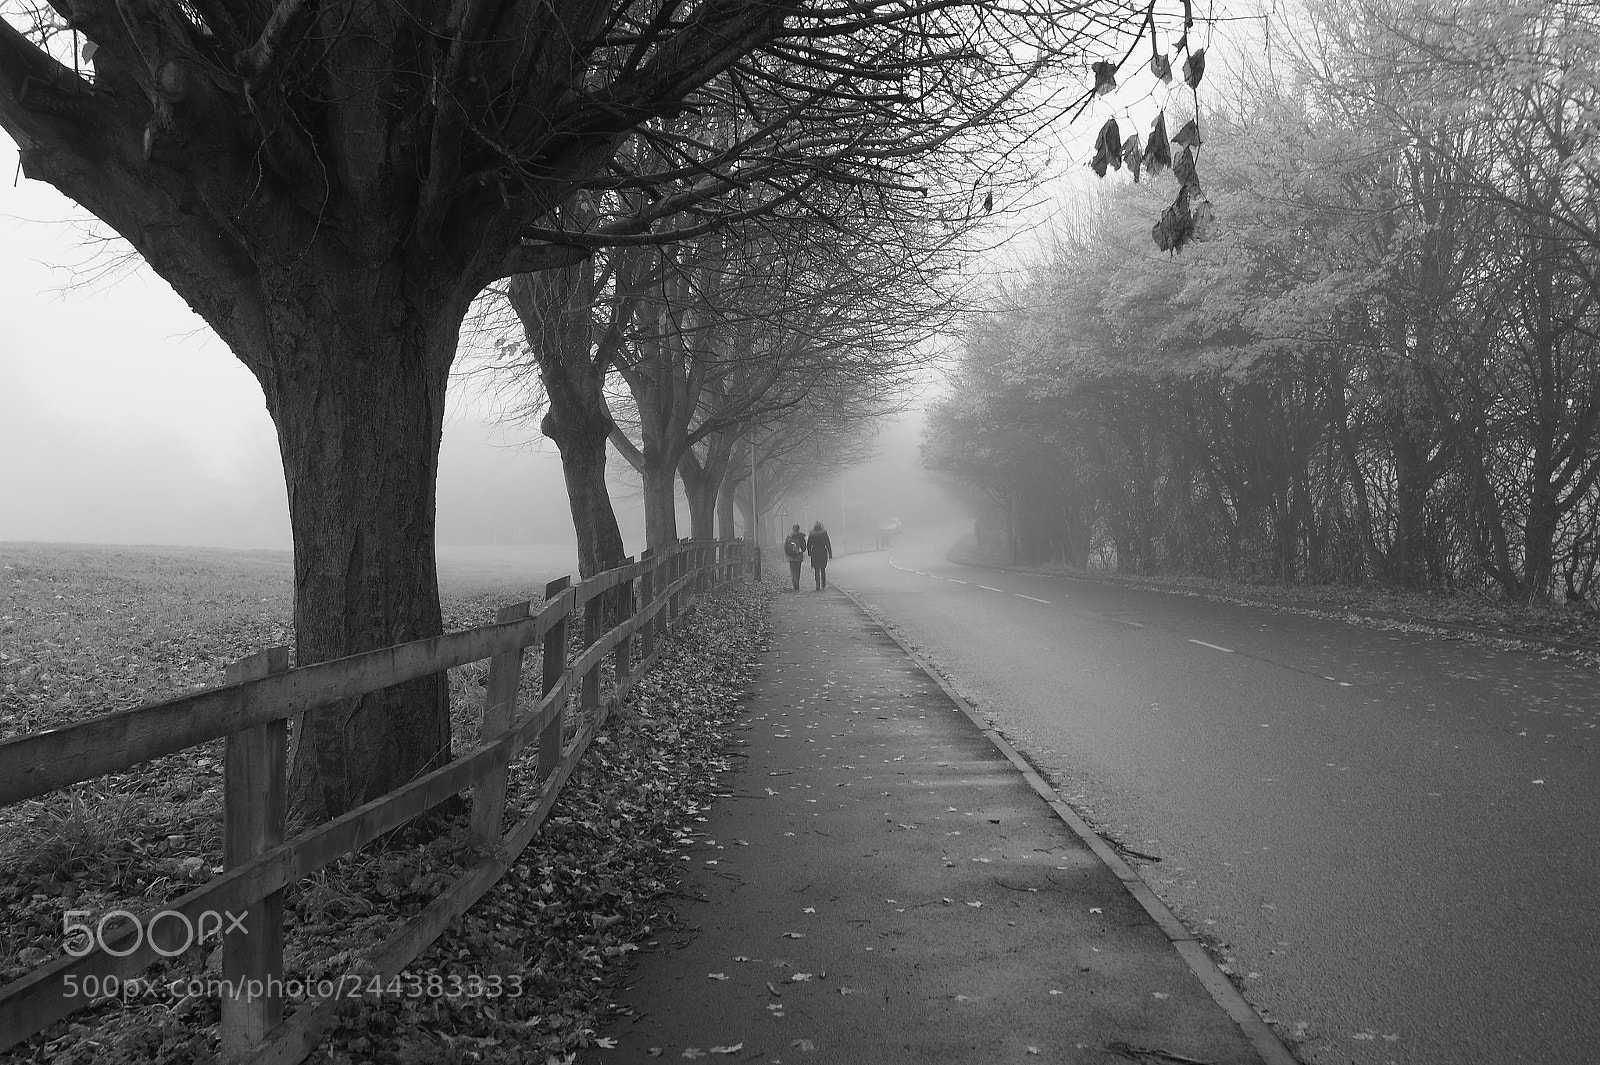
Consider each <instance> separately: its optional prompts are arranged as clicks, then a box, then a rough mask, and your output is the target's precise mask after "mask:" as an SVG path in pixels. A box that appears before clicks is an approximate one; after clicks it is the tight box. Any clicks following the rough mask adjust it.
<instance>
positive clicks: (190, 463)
mask: <svg viewBox="0 0 1600 1065" xmlns="http://www.w3.org/2000/svg"><path fill="white" fill-rule="evenodd" d="M0 174H3V175H4V176H5V179H6V180H5V182H4V185H3V186H0V541H6V540H51V541H82V542H92V543H160V544H194V545H205V546H217V547H280V548H287V547H288V546H289V519H288V507H287V504H286V502H285V495H284V486H283V473H282V467H281V464H280V462H279V457H278V447H277V438H276V436H275V435H274V433H273V428H272V421H271V419H270V418H269V417H268V415H267V410H266V405H265V403H264V402H263V400H262V396H261V388H260V386H259V385H258V384H257V383H256V380H255V378H254V377H252V376H251V375H250V373H249V371H247V370H246V369H245V368H244V366H243V365H242V364H241V363H240V362H239V361H238V360H237V359H235V358H234V357H233V355H232V354H231V353H230V352H229V351H228V348H227V346H226V345H224V344H223V343H222V342H221V341H220V340H218V339H217V338H216V336H215V335H214V334H213V333H212V332H211V331H210V329H209V328H207V327H206V325H205V323H204V322H202V321H201V320H200V319H199V318H198V317H197V316H196V315H195V314H194V313H193V312H191V311H190V310H189V308H188V307H187V306H186V305H185V304H184V303H183V301H182V300H180V299H179V298H178V296H177V295H176V294H175V293H174V292H173V291H172V289H171V288H170V287H169V286H168V285H167V283H166V282H165V281H162V280H161V279H160V278H158V277H156V276H155V274H154V273H152V272H151V271H150V270H149V269H148V268H147V267H145V266H144V265H143V264H142V263H141V262H138V261H137V260H134V261H132V262H131V263H129V264H128V265H125V266H119V267H116V268H115V269H108V268H109V267H111V265H112V264H113V262H114V261H115V258H114V257H115V255H116V254H117V253H116V252H115V251H110V252H108V251H107V250H106V248H105V246H104V245H102V244H99V243H98V242H96V240H95V234H96V233H98V232H102V231H103V227H99V226H98V224H97V223H95V222H94V221H93V220H92V219H91V218H89V216H88V215H87V213H86V212H84V211H83V210H82V209H80V208H78V207H77V206H75V205H74V204H72V203H71V202H70V201H68V200H67V199H66V198H65V197H64V196H62V195H61V194H60V193H58V192H56V191H55V190H54V189H53V188H51V187H50V186H49V185H46V184H44V183H43V182H39V181H30V180H28V179H26V178H20V177H18V176H17V153H16V148H15V145H14V144H13V143H12V142H11V141H10V140H9V139H7V138H6V137H5V135H4V134H0ZM13 178H15V183H13ZM122 248H123V249H125V248H126V246H125V245H123V246H122ZM488 413H489V412H487V411H486V410H485V409H484V408H483V407H482V405H481V404H479V405H474V404H470V403H468V402H466V401H465V400H464V399H463V398H462V397H460V396H453V397H452V401H451V404H450V414H449V417H448V420H447V423H446V426H445V442H444V450H443V454H442V455H441V458H440V466H441V471H440V486H439V492H440V528H439V535H440V540H441V542H445V543H487V542H497V541H499V542H503V541H506V540H508V539H511V538H516V539H523V540H526V539H534V540H536V541H538V542H544V543H566V542H568V541H570V540H571V539H572V532H571V523H570V519H569V518H568V516H567V512H566V505H565V496H564V495H561V494H559V493H561V491H562V488H561V480H560V464H559V461H558V460H557V458H556V454H555V451H554V449H553V448H552V447H550V446H549V445H548V444H544V443H538V444H537V446H536V447H535V448H532V449H530V448H529V447H526V446H517V445H519V443H523V442H525V441H527V440H529V439H535V440H536V437H535V436H534V434H530V433H528V432H526V431H525V430H504V429H500V428H498V427H495V426H492V425H488V424H485V415H486V414H488ZM496 486H499V487H500V488H501V489H502V490H499V491H494V490H493V489H494V488H495V487H496ZM506 486H511V487H513V488H517V489H519V490H518V491H509V492H508V491H505V490H503V489H504V488H505V487H506ZM552 492H554V493H557V494H556V495H554V496H552V495H551V493H552ZM491 500H495V501H497V502H493V503H491V502H490V501H491ZM541 501H542V502H541ZM619 503H620V504H621V505H622V509H624V510H626V509H628V507H627V504H628V500H627V499H622V500H619ZM625 517H626V516H625Z"/></svg>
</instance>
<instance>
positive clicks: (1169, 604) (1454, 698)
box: [829, 544, 1600, 1065]
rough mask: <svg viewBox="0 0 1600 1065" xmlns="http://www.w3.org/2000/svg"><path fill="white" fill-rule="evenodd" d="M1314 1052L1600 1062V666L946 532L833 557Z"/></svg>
mask: <svg viewBox="0 0 1600 1065" xmlns="http://www.w3.org/2000/svg"><path fill="white" fill-rule="evenodd" d="M829 575H830V578H831V579H832V581H833V582H834V583H835V584H836V585H838V586H841V587H845V588H849V589H850V590H851V591H853V592H855V593H856V594H857V595H859V596H860V597H861V599H862V600H863V601H864V602H866V603H868V604H869V605H870V606H872V607H873V608H874V609H875V610H876V611H878V612H879V613H880V614H881V615H882V616H883V617H884V619H885V620H887V621H888V622H889V623H890V624H892V625H893V626H894V627H895V629H896V631H897V632H898V634H899V635H900V636H901V638H902V639H904V640H906V642H907V643H909V644H911V645H912V646H914V647H915V648H917V650H918V651H919V652H920V653H922V654H924V655H925V656H926V657H928V658H929V659H931V660H932V661H933V662H934V663H936V664H937V666H938V667H939V668H940V670H941V671H942V672H944V673H945V674H946V676H947V678H948V679H949V680H950V681H951V683H952V686H953V687H954V688H955V689H956V690H957V691H960V692H961V693H962V694H963V695H964V696H966V697H968V698H969V699H970V700H971V701H972V702H973V703H974V704H975V705H976V706H977V708H978V709H979V711H980V712H982V713H983V714H984V715H985V716H987V717H989V718H991V719H992V720H993V722H994V724H995V726H996V727H997V728H998V729H999V730H1000V731H1001V732H1002V733H1004V734H1005V735H1006V736H1007V737H1008V738H1009V739H1011V741H1012V742H1013V743H1014V744H1016V745H1017V746H1018V747H1019V748H1021V749H1022V750H1024V751H1025V752H1026V753H1027V755H1028V756H1029V757H1030V758H1031V759H1032V760H1033V761H1034V762H1035V763H1036V764H1038V765H1039V766H1040V767H1041V768H1043V769H1044V770H1045V772H1046V775H1047V776H1048V777H1050V778H1051V780H1052V782H1053V783H1054V784H1055V785H1056V788H1057V790H1058V791H1059V792H1060V793H1061V794H1062V796H1063V798H1065V799H1067V800H1068V801H1069V802H1071V803H1072V804H1073V805H1074V806H1076V807H1077V808H1078V809H1079V810H1080V811H1082V812H1083V813H1084V814H1085V816H1086V817H1087V818H1088V819H1089V820H1090V821H1091V822H1092V823H1093V824H1095V826H1096V827H1097V828H1099V829H1101V830H1102V831H1103V832H1104V833H1106V834H1107V835H1109V836H1111V837H1114V838H1115V839H1116V840H1117V841H1120V843H1122V844H1123V845H1125V846H1126V847H1129V848H1132V849H1133V850H1135V851H1139V852H1143V853H1145V854H1148V855H1153V856H1156V857H1159V858H1160V859H1161V860H1160V861H1159V862H1137V863H1136V864H1138V865H1139V867H1140V869H1141V872H1142V873H1143V875H1144V877H1145V878H1146V879H1147V880H1148V881H1149V882H1150V883H1151V885H1152V886H1153V887H1154V888H1155V889H1156V890H1157V892H1158V893H1160V894H1161V896H1162V897H1163V899H1164V900H1165V901H1166V902H1167V904H1168V905H1169V906H1171V907H1172V909H1173V910H1174V911H1175V912H1176V913H1177V914H1178V916H1179V917H1180V918H1182V919H1183V920H1184V922H1185V923H1186V924H1188V925H1189V926H1190V928H1192V929H1193V930H1194V931H1196V932H1197V933H1200V934H1202V935H1203V936H1205V937H1207V938H1208V939H1210V940H1212V941H1213V943H1214V945H1215V946H1217V947H1218V952H1219V953H1220V955H1221V956H1223V957H1224V959H1225V960H1226V962H1227V964H1228V966H1229V967H1230V968H1231V969H1233V970H1234V972H1235V973H1236V975H1237V976H1238V977H1239V978H1240V979H1241V981H1242V983H1243V986H1244V988H1245V993H1246V996H1247V997H1248V998H1249V999H1250V1000H1251V1002H1252V1003H1254V1004H1255V1006H1256V1007H1257V1009H1258V1010H1260V1011H1261V1012H1262V1013H1263V1014H1264V1015H1265V1016H1266V1017H1267V1018H1268V1019H1269V1020H1271V1021H1273V1022H1274V1023H1275V1024H1277V1025H1278V1027H1279V1030H1280V1032H1281V1033H1282V1034H1283V1035H1284V1036H1285V1037H1286V1039H1288V1040H1290V1041H1291V1042H1294V1041H1297V1040H1298V1041H1299V1045H1298V1047H1297V1050H1296V1053H1297V1055H1298V1056H1299V1057H1300V1058H1301V1060H1302V1061H1305V1062H1307V1063H1309V1065H1346V1063H1361V1065H1368V1063H1374V1065H1376V1063H1386V1062H1394V1063H1397V1065H1476V1063H1483V1065H1507V1063H1511V1062H1537V1063H1540V1065H1587V1063H1591V1062H1595V1061H1600V671H1597V670H1596V669H1595V668H1593V667H1588V666H1585V665H1583V664H1581V663H1575V662H1573V661H1572V660H1570V659H1568V658H1563V657H1559V656H1550V655H1541V654H1536V653H1530V652H1525V651H1507V650H1502V649H1498V648H1496V647H1493V646H1489V645H1486V644H1482V643H1472V642H1466V641H1462V640H1451V639H1446V638H1441V637H1439V636H1431V635H1425V634H1418V633H1411V632H1403V631H1394V630H1391V629H1383V628H1376V627H1371V626H1364V625H1355V624H1347V623H1344V622H1340V621H1335V620H1327V619H1321V618H1315V617H1309V616H1305V615H1302V614H1296V613H1293V612H1290V611H1284V610H1275V609H1271V608H1265V607H1247V606H1238V605H1232V604H1228V603H1222V602H1217V601H1214V600H1209V599H1203V598H1199V597H1196V596H1186V595H1179V594H1171V593H1162V592H1156V591H1149V590H1140V589H1132V588H1128V587H1126V586H1122V585H1115V584H1109V583H1097V582H1092V581H1082V580H1073V579H1070V578H1057V577H1039V576H1031V575H1024V574H1017V573H1009V572H1004V571H995V570H978V569H969V568H965V567H961V566H957V565H954V564H952V563H950V562H948V561H946V560H945V557H944V545H942V544H941V545H938V546H933V545H930V546H928V547H926V548H918V547H916V546H914V545H902V546H897V547H896V548H895V549H893V550H890V551H880V552H872V553H867V554H860V555H852V556H846V557H843V558H840V559H838V560H837V561H836V562H834V563H833V565H832V566H831V567H830V571H829Z"/></svg>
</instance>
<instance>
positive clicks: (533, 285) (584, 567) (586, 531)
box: [506, 262, 627, 577]
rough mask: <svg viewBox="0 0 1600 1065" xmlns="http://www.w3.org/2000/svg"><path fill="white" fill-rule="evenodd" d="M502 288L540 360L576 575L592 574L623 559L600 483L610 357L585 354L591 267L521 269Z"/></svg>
mask: <svg viewBox="0 0 1600 1065" xmlns="http://www.w3.org/2000/svg"><path fill="white" fill-rule="evenodd" d="M506 292H507V296H508V298H509V299H510V301H511V306H512V309H513V310H515V311H516V312H517V317H518V318H519V319H520V320H521V322H522V328H523V331H524V333H526V335H527V338H528V345H529V348H530V349H531V350H532V352H533V357H534V359H535V361H536V362H537V363H538V364H539V380H540V382H541V383H542V384H543V385H544V393H545V397H546V400H547V401H548V403H549V409H548V410H547V411H546V412H545V416H544V418H543V420H542V421H541V422H540V423H539V429H540V431H541V432H543V433H544V435H545V436H547V437H549V438H550V439H551V440H553V441H554V442H555V445H556V450H557V451H559V452H560V453H561V473H562V476H563V477H564V478H565V479H566V483H567V506H568V508H569V509H570V510H571V512H572V528H573V531H574V532H575V533H576V534H577V537H578V575H579V576H580V577H592V576H594V575H595V574H596V573H600V572H602V571H604V570H608V569H611V568H613V567H615V566H619V565H621V564H622V560H623V559H624V558H626V557H627V548H626V547H625V546H624V545H623V542H622V530H621V528H619V527H618V525H617V512H616V509H615V508H614V507H613V506H612V505H611V490H610V488H608V487H607V485H606V441H607V440H608V439H609V437H610V435H611V433H612V432H613V431H615V429H616V423H614V422H613V421H612V420H611V411H610V409H609V408H608V407H607V406H606V398H605V381H606V371H607V369H608V365H609V363H608V359H607V358H606V357H605V355H604V353H603V352H601V353H598V354H597V353H593V352H591V333H592V319H591V308H592V304H593V302H594V299H595V296H594V292H595V279H594V265H593V263H589V262H584V263H578V264H574V265H573V266H569V267H565V268H563V269H559V270H545V271H542V272H540V273H538V274H521V275H518V276H517V277H515V278H513V279H512V280H511V283H510V284H509V285H507V286H506Z"/></svg>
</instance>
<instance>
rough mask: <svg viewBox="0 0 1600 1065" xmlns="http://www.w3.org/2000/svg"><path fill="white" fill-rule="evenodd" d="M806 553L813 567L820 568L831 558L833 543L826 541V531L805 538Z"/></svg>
mask: <svg viewBox="0 0 1600 1065" xmlns="http://www.w3.org/2000/svg"><path fill="white" fill-rule="evenodd" d="M806 553H807V554H808V555H810V556H811V564H812V565H813V566H820V565H822V564H824V563H826V562H827V561H828V559H830V558H832V557H833V541H832V540H830V539H828V530H826V529H824V530H822V531H821V532H814V533H812V534H811V535H810V536H808V537H806Z"/></svg>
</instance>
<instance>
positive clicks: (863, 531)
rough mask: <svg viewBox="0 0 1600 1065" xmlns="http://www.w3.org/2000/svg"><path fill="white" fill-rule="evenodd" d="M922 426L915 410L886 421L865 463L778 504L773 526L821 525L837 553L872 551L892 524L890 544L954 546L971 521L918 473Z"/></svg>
mask: <svg viewBox="0 0 1600 1065" xmlns="http://www.w3.org/2000/svg"><path fill="white" fill-rule="evenodd" d="M922 425H923V418H922V412H921V411H920V410H915V411H912V412H910V413H909V414H906V415H904V416H902V417H900V418H897V419H894V420H892V421H886V422H885V423H884V425H883V427H882V428H881V430H880V431H879V433H878V436H877V439H876V440H875V442H874V443H875V450H876V454H875V455H874V457H873V458H872V459H871V460H869V461H867V462H865V463H862V464H861V465H859V466H856V467H853V468H852V469H850V470H847V471H846V472H844V473H843V474H841V475H840V476H838V477H836V478H834V479H833V480H831V481H829V482H827V483H826V484H824V485H821V486H819V487H818V488H817V489H815V490H813V491H809V492H797V493H793V495H792V497H790V498H785V499H784V500H782V501H781V502H780V504H779V512H778V513H777V514H776V515H775V518H776V524H777V525H778V526H779V527H781V528H784V529H787V528H788V527H789V526H791V525H795V524H798V525H800V526H801V528H803V529H809V528H811V524H812V522H815V521H821V522H822V523H823V524H824V525H826V526H827V528H828V534H829V538H830V539H831V540H832V541H833V542H834V545H835V547H836V548H837V549H838V550H841V551H859V550H869V549H871V548H873V547H875V546H877V544H878V543H880V542H881V538H880V536H879V527H880V525H882V524H883V523H885V522H891V521H895V520H898V521H899V523H900V528H899V531H898V532H897V533H895V534H894V537H893V539H895V540H904V539H907V538H912V537H915V538H917V539H919V540H920V539H927V538H932V539H940V540H945V541H948V542H949V543H954V542H955V541H956V540H957V539H959V538H960V537H961V536H963V535H965V534H966V533H968V532H970V531H971V530H972V517H971V515H970V514H969V513H967V512H966V511H965V510H963V509H962V508H961V507H959V506H958V505H957V504H955V503H954V502H952V501H951V499H950V497H949V496H948V495H947V494H946V493H945V491H944V489H943V488H941V487H940V486H939V485H938V483H937V482H936V481H935V480H934V478H933V477H932V475H931V474H930V473H929V472H928V471H927V470H925V469H923V468H922V462H921V453H920V445H921V441H922Z"/></svg>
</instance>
